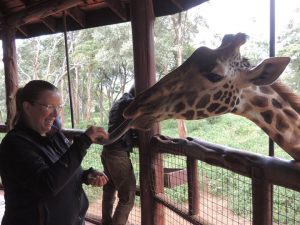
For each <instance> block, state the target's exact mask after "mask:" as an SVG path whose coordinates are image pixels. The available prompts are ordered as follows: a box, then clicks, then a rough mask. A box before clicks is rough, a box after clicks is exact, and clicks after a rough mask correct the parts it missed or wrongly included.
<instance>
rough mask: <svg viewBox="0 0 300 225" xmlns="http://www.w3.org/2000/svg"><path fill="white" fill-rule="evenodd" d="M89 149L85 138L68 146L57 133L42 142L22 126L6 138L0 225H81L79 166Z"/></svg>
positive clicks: (84, 203) (0, 167)
mask: <svg viewBox="0 0 300 225" xmlns="http://www.w3.org/2000/svg"><path fill="white" fill-rule="evenodd" d="M90 145H91V140H90V139H89V137H87V136H86V135H85V134H83V135H81V136H80V137H78V138H76V139H75V140H74V142H73V144H70V143H69V141H68V139H67V138H66V137H65V136H64V135H63V134H62V133H61V132H60V131H57V132H54V133H51V135H50V136H48V137H44V136H41V135H40V134H38V133H37V132H35V131H34V130H32V129H30V128H28V127H26V126H25V125H23V124H18V125H17V126H16V127H15V128H14V129H13V130H11V131H10V132H8V134H7V135H6V136H5V137H4V139H3V140H2V143H1V149H0V174H1V179H2V182H3V185H4V198H5V214H4V217H3V220H2V225H82V223H83V221H84V215H85V213H86V210H87V208H88V200H87V197H86V195H85V193H84V191H83V189H82V183H83V182H85V179H86V176H87V172H84V171H83V170H82V168H81V166H80V164H81V161H82V159H83V157H84V156H85V154H86V150H87V148H88V147H89V146H90Z"/></svg>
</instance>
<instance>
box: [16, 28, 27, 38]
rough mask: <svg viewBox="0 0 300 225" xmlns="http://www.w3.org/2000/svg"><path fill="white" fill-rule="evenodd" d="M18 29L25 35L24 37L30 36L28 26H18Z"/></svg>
mask: <svg viewBox="0 0 300 225" xmlns="http://www.w3.org/2000/svg"><path fill="white" fill-rule="evenodd" d="M17 31H19V32H20V33H21V34H23V35H24V37H28V31H27V28H26V27H18V28H17Z"/></svg>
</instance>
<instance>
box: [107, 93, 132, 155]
mask: <svg viewBox="0 0 300 225" xmlns="http://www.w3.org/2000/svg"><path fill="white" fill-rule="evenodd" d="M133 99H134V97H133V96H132V95H131V94H130V93H124V94H123V96H122V97H121V98H120V99H119V100H117V101H116V102H115V103H114V104H113V106H112V108H111V109H110V112H109V116H108V120H109V122H108V132H109V133H111V132H112V131H113V130H114V129H116V128H117V127H118V126H119V125H120V124H121V123H122V122H123V121H124V120H125V118H124V117H123V111H124V109H125V108H126V107H127V106H128V105H129V103H130V102H131V101H132V100H133ZM136 139H137V134H136V131H134V130H132V129H130V130H129V131H127V132H126V133H125V134H124V135H123V136H122V137H121V138H120V139H118V140H117V141H115V142H114V143H112V144H109V145H104V146H103V150H104V151H106V150H117V151H126V152H130V151H132V147H133V146H134V145H135V142H136Z"/></svg>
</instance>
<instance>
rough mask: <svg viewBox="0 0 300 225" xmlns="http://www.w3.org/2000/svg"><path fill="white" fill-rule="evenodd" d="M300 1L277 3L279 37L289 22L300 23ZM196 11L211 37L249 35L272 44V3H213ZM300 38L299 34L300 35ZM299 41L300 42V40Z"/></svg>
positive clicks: (279, 0)
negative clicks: (208, 29) (270, 25)
mask: <svg viewBox="0 0 300 225" xmlns="http://www.w3.org/2000/svg"><path fill="white" fill-rule="evenodd" d="M299 9H300V0H275V23H276V28H275V31H276V34H277V35H278V34H279V33H280V32H281V31H283V29H284V28H285V27H286V25H287V24H288V22H289V21H290V20H294V21H296V22H300V12H299ZM195 11H197V12H198V13H200V14H201V15H202V16H203V17H204V18H205V19H206V21H207V22H208V25H209V27H210V32H211V34H210V33H208V34H206V35H207V36H208V38H209V35H212V33H219V34H221V35H224V34H228V33H238V32H244V33H247V34H248V35H249V36H250V38H251V37H254V38H260V39H265V40H269V23H270V22H269V21H270V20H269V18H270V0H251V1H249V0H210V1H208V2H205V3H203V4H201V5H199V6H197V7H194V8H193V9H192V10H191V12H192V13H193V12H195ZM299 37H300V34H299ZM299 40H300V38H299Z"/></svg>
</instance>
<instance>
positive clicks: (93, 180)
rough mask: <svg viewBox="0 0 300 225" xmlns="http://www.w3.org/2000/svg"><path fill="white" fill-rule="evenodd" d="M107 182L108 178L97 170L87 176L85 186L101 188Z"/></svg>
mask: <svg viewBox="0 0 300 225" xmlns="http://www.w3.org/2000/svg"><path fill="white" fill-rule="evenodd" d="M107 181H108V177H107V176H106V175H105V174H104V173H102V172H99V171H97V170H93V171H92V172H91V173H89V174H88V177H87V184H90V185H92V186H95V187H102V186H103V185H105V184H106V183H107Z"/></svg>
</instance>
